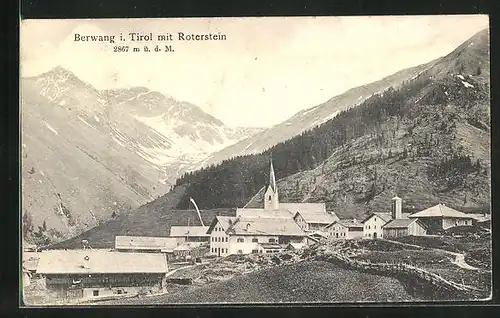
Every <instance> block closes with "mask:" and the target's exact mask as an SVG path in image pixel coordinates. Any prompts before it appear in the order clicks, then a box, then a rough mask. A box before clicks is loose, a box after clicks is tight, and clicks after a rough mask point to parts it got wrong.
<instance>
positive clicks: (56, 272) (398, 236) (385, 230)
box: [22, 161, 491, 304]
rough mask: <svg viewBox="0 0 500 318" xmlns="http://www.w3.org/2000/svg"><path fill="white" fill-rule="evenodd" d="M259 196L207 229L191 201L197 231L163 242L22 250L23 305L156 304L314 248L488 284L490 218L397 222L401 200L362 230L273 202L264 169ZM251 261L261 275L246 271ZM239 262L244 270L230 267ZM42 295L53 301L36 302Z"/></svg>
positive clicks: (431, 211) (316, 206) (443, 211)
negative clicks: (147, 300)
mask: <svg viewBox="0 0 500 318" xmlns="http://www.w3.org/2000/svg"><path fill="white" fill-rule="evenodd" d="M265 189H266V191H265V195H264V206H263V207H262V208H258V209H257V208H245V207H243V208H236V213H235V215H234V216H215V217H214V219H213V220H212V222H211V223H210V224H208V225H205V224H204V223H203V220H202V218H201V215H200V211H199V209H198V207H197V206H196V202H195V201H194V200H193V199H191V202H192V203H193V205H194V207H195V208H196V210H197V212H198V216H199V219H200V222H201V224H202V225H201V226H190V225H188V226H180V225H179V226H171V227H170V230H169V233H170V234H169V236H168V237H147V236H116V237H115V246H114V248H113V249H93V248H92V242H88V241H86V240H83V241H82V247H81V249H75V250H61V249H59V250H56V249H53V250H50V249H47V250H43V251H39V250H38V248H37V247H36V246H32V245H28V244H23V266H22V271H23V288H24V293H25V297H24V299H25V302H30V301H31V302H32V303H33V304H38V303H43V302H47V301H48V302H55V303H56V304H57V303H65V304H67V303H82V302H84V303H85V302H90V303H92V302H95V301H106V300H113V299H124V298H125V299H126V298H140V297H157V296H159V295H164V294H172V293H175V291H176V290H180V291H182V290H184V287H179V286H182V285H193V284H194V283H196V281H198V282H199V281H200V279H201V280H203V279H204V281H203V282H202V285H206V284H208V283H210V282H213V281H216V280H218V278H217V276H219V278H221V277H222V276H224V274H220V273H223V272H224V270H225V272H226V273H227V272H231V271H232V273H231V274H229V275H227V274H226V275H225V276H226V277H223V279H230V278H231V277H233V276H235V275H241V274H244V273H249V272H252V271H255V270H259V269H261V268H265V267H266V266H277V265H280V264H281V265H283V264H288V263H294V262H297V261H299V260H300V259H304V258H307V257H309V256H310V255H311V251H312V250H318V248H319V249H323V251H324V250H328V251H329V254H328V255H329V256H328V258H332V257H333V258H335V260H336V262H341V263H342V262H343V264H344V265H345V264H348V265H349V266H351V267H352V266H354V267H356V266H361V267H362V268H365V269H366V268H368V269H367V270H373V268H371V267H373V266H374V265H373V266H372V265H362V264H365V263H364V262H368V264H379V263H384V264H386V265H387V264H389V263H390V264H393V265H391V266H399V267H397V268H402V270H406V271H410V272H411V271H413V269H412V270H409V268H416V269H415V272H416V273H417V272H418V273H424V274H422V275H420V274H419V275H420V276H422V279H430V281H432V282H433V283H435V284H441V285H439V286H440V288H441V287H443V286H444V288H451V289H456V290H457V291H467V292H477V291H478V288H477V286H481V285H480V284H479V285H477V284H476V285H475V286H476V287H474V282H477V281H480V282H481V284H488V282H487V280H488V279H487V277H491V266H490V265H489V263H490V262H491V260H489V259H488V257H491V253H490V254H489V255H486V256H485V254H484V253H483V254H481V253H479V254H477V255H476V254H473V253H472V252H471V251H472V249H474V248H476V249H478V250H481V251H484V248H486V247H485V246H484V242H487V241H488V240H489V239H490V238H489V235H490V230H489V229H490V222H491V218H490V215H489V214H470V213H463V212H460V211H457V210H455V209H453V208H451V207H448V206H446V205H444V204H437V205H434V206H430V207H428V208H427V209H424V210H422V211H419V212H416V213H412V214H409V213H404V212H403V211H404V207H403V198H400V197H398V196H397V195H395V196H394V197H393V198H392V200H391V202H387V210H386V211H379V212H373V213H370V214H369V215H368V216H367V217H365V218H364V219H362V220H357V219H339V217H338V216H337V215H336V213H335V212H334V211H327V209H326V205H325V203H291V202H280V200H279V194H278V187H277V185H276V178H275V173H274V168H273V164H272V161H271V162H270V165H269V182H268V184H267V185H266V188H265ZM485 238H486V239H485ZM461 240H462V241H463V240H466V243H463V244H462V243H460V242H462V241H461ZM450 242H451V243H450ZM457 242H459V243H460V244H462V245H460V244H458V243H457ZM455 243H457V244H455ZM446 244H448V245H446ZM453 244H455V245H453ZM467 244H469V245H467ZM456 246H459V247H461V248H455V247H456ZM469 247H470V249H469ZM467 249H469V250H467ZM486 249H487V248H486ZM490 249H491V248H490ZM308 255H309V256H308ZM471 255H472V257H471ZM285 256H286V257H285ZM321 257H322V258H325V257H326V256H325V255H324V254H322V256H321ZM242 260H243V261H242ZM257 260H258V261H259V262H260V264H262V266H257V265H252V266H253V267H252V266H250V265H249V264H257V263H258V262H257ZM242 262H243V263H245V262H247V264H246V265H245V266H243V267H241V266H239V265H237V264H241V263H242ZM224 264H225V265H224ZM235 264H236V265H237V266H236V265H235ZM356 264H357V265H356ZM359 264H361V265H359ZM238 266H239V267H238ZM377 266H378V265H377ZM405 266H409V267H405ZM381 267H384V266H382V265H381ZM370 268H371V269H370ZM395 268H396V267H395ZM405 268H406V269H405ZM216 269H217V270H219V275H212V276H211V277H209V276H210V275H208V274H207V273H209V272H210V273H212V274H214V271H216ZM444 269H446V270H447V271H445V270H444ZM379 271H384V269H383V268H381V269H379ZM422 271H423V272H422ZM203 273H205V275H203ZM457 273H459V274H457ZM488 275H489V276H488ZM417 276H418V275H417ZM434 276H436V277H438V278H436V277H434ZM458 276H460V278H459V277H458ZM214 277H215V278H214ZM426 277H427V278H426ZM478 277H479V278H478ZM485 277H486V278H485ZM221 279H222V278H221ZM219 280H220V279H219ZM441 280H442V281H441ZM457 280H458V281H457ZM485 281H486V282H485ZM436 282H437V283H436ZM194 285H195V284H194ZM179 288H180V289H179ZM412 288H414V287H412ZM47 293H50V295H51V297H52V298H50V299H47V296H43V295H42V294H47Z"/></svg>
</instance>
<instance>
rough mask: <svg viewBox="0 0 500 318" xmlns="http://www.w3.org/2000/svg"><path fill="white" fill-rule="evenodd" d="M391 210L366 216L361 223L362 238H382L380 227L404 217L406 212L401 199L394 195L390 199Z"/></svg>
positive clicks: (406, 214) (406, 216)
mask: <svg viewBox="0 0 500 318" xmlns="http://www.w3.org/2000/svg"><path fill="white" fill-rule="evenodd" d="M391 201H392V202H391V212H390V213H388V212H387V213H386V212H375V213H371V214H370V215H369V216H368V217H366V218H365V219H364V220H363V221H362V223H363V238H366V239H376V238H383V237H384V233H383V230H382V227H383V226H384V225H385V224H387V223H388V222H390V221H391V220H395V219H406V218H408V216H409V214H408V213H403V199H401V198H400V197H398V196H396V197H394V198H392V200H391Z"/></svg>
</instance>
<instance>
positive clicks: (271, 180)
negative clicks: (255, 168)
mask: <svg viewBox="0 0 500 318" xmlns="http://www.w3.org/2000/svg"><path fill="white" fill-rule="evenodd" d="M269 161H270V165H271V168H270V170H269V186H270V187H271V188H272V190H273V191H274V193H276V192H277V188H276V177H275V176H274V168H273V159H272V158H271V159H270V160H269Z"/></svg>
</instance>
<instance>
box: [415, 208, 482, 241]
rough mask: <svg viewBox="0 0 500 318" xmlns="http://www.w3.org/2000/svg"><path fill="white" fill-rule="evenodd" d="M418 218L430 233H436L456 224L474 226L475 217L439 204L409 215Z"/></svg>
mask: <svg viewBox="0 0 500 318" xmlns="http://www.w3.org/2000/svg"><path fill="white" fill-rule="evenodd" d="M409 218H411V219H415V218H418V219H420V221H422V223H423V224H425V225H426V227H427V232H428V234H434V233H436V232H440V231H443V230H447V229H450V228H452V227H455V226H472V225H473V222H474V218H473V217H471V216H470V215H468V214H465V213H463V212H460V211H457V210H455V209H452V208H450V207H447V206H446V205H444V204H437V205H435V206H432V207H430V208H427V209H425V210H423V211H420V212H417V213H414V214H412V215H410V216H409Z"/></svg>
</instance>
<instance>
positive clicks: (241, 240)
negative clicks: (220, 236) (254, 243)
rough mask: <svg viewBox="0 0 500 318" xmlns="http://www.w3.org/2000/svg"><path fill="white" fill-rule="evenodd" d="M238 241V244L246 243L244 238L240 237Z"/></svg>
mask: <svg viewBox="0 0 500 318" xmlns="http://www.w3.org/2000/svg"><path fill="white" fill-rule="evenodd" d="M236 241H237V242H238V243H243V242H245V239H243V238H242V237H239V238H238V239H237V240H236Z"/></svg>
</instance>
